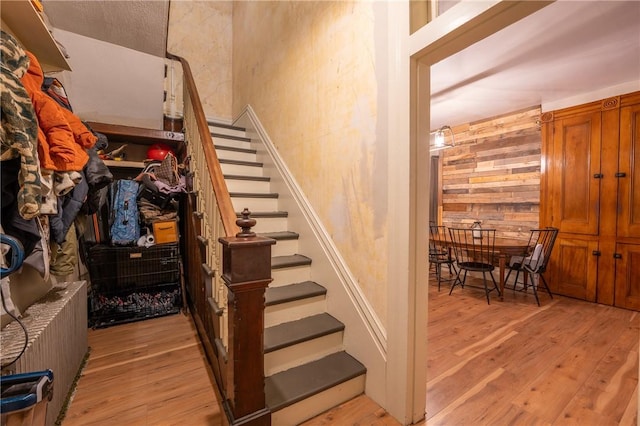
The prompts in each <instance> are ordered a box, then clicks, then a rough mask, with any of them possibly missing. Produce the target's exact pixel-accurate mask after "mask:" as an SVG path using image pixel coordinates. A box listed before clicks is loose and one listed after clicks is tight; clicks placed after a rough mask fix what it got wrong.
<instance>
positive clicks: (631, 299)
mask: <svg viewBox="0 0 640 426" xmlns="http://www.w3.org/2000/svg"><path fill="white" fill-rule="evenodd" d="M616 253H618V254H619V255H620V258H619V259H617V260H616V302H615V304H616V306H619V307H621V308H627V309H634V310H640V244H618V245H617V247H616Z"/></svg>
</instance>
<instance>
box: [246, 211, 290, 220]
mask: <svg viewBox="0 0 640 426" xmlns="http://www.w3.org/2000/svg"><path fill="white" fill-rule="evenodd" d="M236 216H237V217H242V213H241V212H236ZM287 216H289V213H287V212H281V211H274V212H251V218H252V219H255V218H257V217H261V218H268V217H287Z"/></svg>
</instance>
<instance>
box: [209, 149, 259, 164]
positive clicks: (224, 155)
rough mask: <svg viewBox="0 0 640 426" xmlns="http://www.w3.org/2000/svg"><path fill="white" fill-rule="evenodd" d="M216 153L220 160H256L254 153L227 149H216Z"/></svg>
mask: <svg viewBox="0 0 640 426" xmlns="http://www.w3.org/2000/svg"><path fill="white" fill-rule="evenodd" d="M216 155H217V156H218V158H219V159H221V160H239V161H256V154H253V153H250V152H241V151H229V150H228V149H216Z"/></svg>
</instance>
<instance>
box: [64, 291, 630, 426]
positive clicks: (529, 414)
mask: <svg viewBox="0 0 640 426" xmlns="http://www.w3.org/2000/svg"><path fill="white" fill-rule="evenodd" d="M494 296H495V295H494ZM429 298H430V300H429V331H428V339H429V345H428V357H427V372H428V383H427V416H426V421H422V422H421V423H419V424H420V425H425V424H426V425H430V426H431V425H521V424H526V425H574V424H575V425H578V424H579V425H581V426H605V425H623V426H626V425H636V424H637V420H638V418H637V410H638V342H639V339H640V314H639V313H637V312H633V311H628V310H624V309H618V308H613V307H609V306H603V305H596V304H592V303H586V302H581V301H578V300H573V299H569V298H564V297H559V296H556V297H554V299H553V300H550V299H549V297H548V296H545V295H541V303H542V306H541V307H538V306H537V305H536V303H535V300H534V298H533V295H532V294H528V295H527V294H524V293H521V292H513V291H511V290H507V291H506V294H505V301H504V302H499V301H498V300H497V298H496V297H494V298H493V299H492V302H491V305H487V302H486V299H485V296H484V294H483V292H482V291H481V290H478V289H471V288H465V289H460V288H456V289H455V290H454V293H453V294H452V295H451V296H449V295H448V290H447V289H446V288H445V286H443V288H442V290H441V291H440V292H438V290H437V287H436V286H435V285H434V284H433V281H432V284H431V285H430V289H429ZM89 344H90V346H91V348H92V350H91V356H90V358H89V361H88V363H87V365H86V367H85V369H84V371H83V373H82V377H81V378H80V381H79V383H78V387H77V390H76V393H75V396H74V398H73V400H72V402H71V404H70V407H69V409H68V411H67V416H66V418H65V419H64V421H63V423H62V425H63V426H74V425H116V424H117V425H123V424H126V425H174V424H175V425H188V426H191V425H193V426H196V425H218V424H221V415H220V412H219V410H218V405H217V402H216V399H215V398H216V395H215V393H214V391H213V378H212V375H211V374H210V371H209V369H208V367H207V366H206V362H205V358H204V354H203V352H202V350H201V349H200V347H199V345H198V341H197V335H196V331H195V327H194V326H193V324H192V322H191V320H190V317H188V316H184V315H181V314H178V315H172V316H168V317H163V318H158V319H153V320H147V321H142V322H136V323H131V324H126V325H121V326H115V327H110V328H105V329H99V330H90V332H89ZM319 425H382V426H395V425H399V423H398V422H397V421H396V420H394V419H393V418H392V417H391V416H390V415H388V413H386V412H385V411H384V410H383V409H382V408H380V407H379V406H378V405H377V404H375V403H374V402H373V401H371V400H370V399H369V398H367V397H366V396H361V397H358V398H355V399H354V400H352V401H349V402H347V403H345V404H343V405H341V406H339V407H336V408H334V409H332V410H330V411H328V412H326V413H323V414H321V415H319V416H317V417H316V418H314V419H311V420H309V421H307V422H305V423H304V426H319Z"/></svg>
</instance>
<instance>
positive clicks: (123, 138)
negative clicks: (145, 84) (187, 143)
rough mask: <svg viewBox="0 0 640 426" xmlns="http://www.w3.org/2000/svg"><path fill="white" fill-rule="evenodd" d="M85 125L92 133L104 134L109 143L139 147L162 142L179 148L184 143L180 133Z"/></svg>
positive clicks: (102, 124) (104, 124)
mask: <svg viewBox="0 0 640 426" xmlns="http://www.w3.org/2000/svg"><path fill="white" fill-rule="evenodd" d="M87 124H89V126H90V127H91V128H92V129H93V130H94V131H96V132H99V133H103V134H105V135H106V136H107V138H108V139H109V142H122V143H135V144H140V145H153V144H154V143H158V142H162V143H166V144H168V145H170V146H179V145H180V144H182V142H184V134H183V133H181V132H167V131H164V130H157V129H145V128H141V127H131V126H122V125H119V124H107V123H98V122H94V121H89V122H88V123H87Z"/></svg>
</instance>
